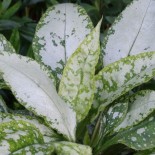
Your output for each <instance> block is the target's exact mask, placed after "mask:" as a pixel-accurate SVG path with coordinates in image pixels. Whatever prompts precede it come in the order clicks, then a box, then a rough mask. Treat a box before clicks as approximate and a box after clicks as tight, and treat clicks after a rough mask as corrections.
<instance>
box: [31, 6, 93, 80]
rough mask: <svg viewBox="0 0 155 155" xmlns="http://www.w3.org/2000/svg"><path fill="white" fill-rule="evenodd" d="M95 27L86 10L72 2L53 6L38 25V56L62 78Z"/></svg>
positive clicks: (34, 43) (36, 43)
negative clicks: (72, 55)
mask: <svg viewBox="0 0 155 155" xmlns="http://www.w3.org/2000/svg"><path fill="white" fill-rule="evenodd" d="M92 29H93V25H92V22H91V20H90V18H89V16H88V15H87V13H86V11H85V10H84V9H83V8H81V7H80V6H78V5H75V4H71V3H64V4H58V5H55V6H53V7H50V8H49V9H48V10H47V12H46V13H45V14H44V15H43V16H42V18H41V20H40V22H39V24H38V25H37V29H36V33H35V37H34V40H33V49H34V53H35V57H36V59H37V60H38V61H39V62H42V63H44V64H46V65H47V66H49V67H50V68H51V69H52V70H53V73H54V74H55V75H56V76H58V77H59V78H60V77H61V74H62V70H63V68H64V65H65V64H66V62H67V59H68V58H69V57H70V56H71V54H72V53H73V52H74V51H75V50H76V49H77V47H78V46H79V44H80V43H81V42H82V41H83V39H84V38H85V37H86V36H87V35H88V34H89V33H90V32H91V31H92Z"/></svg>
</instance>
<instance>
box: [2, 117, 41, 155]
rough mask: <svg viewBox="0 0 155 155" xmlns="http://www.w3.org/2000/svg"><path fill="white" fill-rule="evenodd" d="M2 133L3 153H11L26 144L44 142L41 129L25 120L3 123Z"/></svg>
mask: <svg viewBox="0 0 155 155" xmlns="http://www.w3.org/2000/svg"><path fill="white" fill-rule="evenodd" d="M0 135H1V136H0V152H1V154H10V153H11V152H14V151H16V150H19V149H21V148H23V147H24V146H27V145H31V144H34V143H43V142H44V141H43V137H42V135H41V133H40V132H39V130H38V129H37V128H35V127H34V126H33V125H32V124H29V123H28V122H25V121H16V120H15V121H10V122H7V123H6V122H5V123H1V124H0Z"/></svg>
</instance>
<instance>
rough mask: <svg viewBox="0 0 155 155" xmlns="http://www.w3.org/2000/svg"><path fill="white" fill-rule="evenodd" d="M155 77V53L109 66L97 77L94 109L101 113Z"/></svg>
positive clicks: (128, 58) (136, 56) (134, 57)
mask: <svg viewBox="0 0 155 155" xmlns="http://www.w3.org/2000/svg"><path fill="white" fill-rule="evenodd" d="M154 75H155V52H147V53H141V54H138V55H135V56H130V57H127V58H124V59H121V60H120V61H117V62H115V63H113V64H111V65H108V66H107V67H105V68H104V69H103V70H101V71H100V72H99V74H98V75H96V77H95V80H96V93H95V100H94V108H95V107H98V106H99V111H102V110H104V108H105V107H106V106H107V105H109V104H110V103H112V102H113V101H114V100H116V99H117V98H118V97H120V96H121V95H123V94H125V93H126V92H128V91H130V90H131V89H133V88H134V87H136V86H138V85H140V84H142V83H145V82H147V81H149V80H150V79H151V78H153V77H154Z"/></svg>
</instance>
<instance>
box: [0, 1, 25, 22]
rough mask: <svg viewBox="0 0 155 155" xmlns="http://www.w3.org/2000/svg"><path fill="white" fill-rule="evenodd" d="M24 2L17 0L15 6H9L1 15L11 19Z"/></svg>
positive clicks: (3, 17)
mask: <svg viewBox="0 0 155 155" xmlns="http://www.w3.org/2000/svg"><path fill="white" fill-rule="evenodd" d="M21 5H22V3H21V1H17V2H16V3H15V4H14V5H13V6H11V7H10V8H8V9H7V10H6V11H5V13H4V14H3V16H2V17H1V18H2V19H9V18H11V17H12V16H13V15H14V14H15V13H16V12H17V11H18V10H19V8H20V7H21Z"/></svg>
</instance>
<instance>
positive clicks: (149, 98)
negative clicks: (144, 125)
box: [114, 90, 155, 132]
mask: <svg viewBox="0 0 155 155" xmlns="http://www.w3.org/2000/svg"><path fill="white" fill-rule="evenodd" d="M154 110H155V91H152V90H143V91H140V92H138V93H137V94H134V95H133V96H132V97H131V98H130V103H129V109H128V112H127V115H126V117H125V119H124V120H123V122H122V123H121V124H120V125H119V126H117V127H116V128H115V129H114V131H115V132H118V131H119V130H120V129H123V130H124V129H126V128H129V127H132V126H134V125H136V124H138V123H139V122H141V121H143V120H144V119H145V118H146V117H147V116H148V115H149V114H151V113H152V112H153V111H154Z"/></svg>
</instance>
